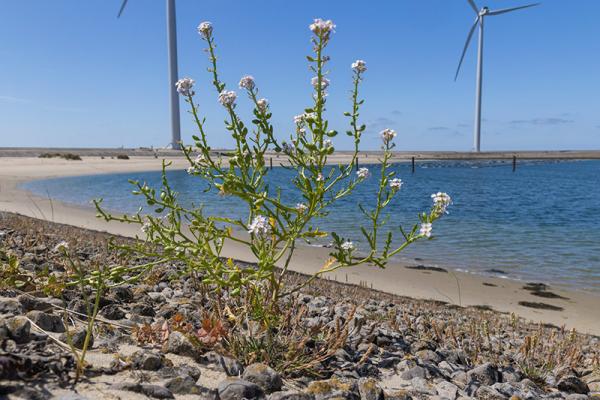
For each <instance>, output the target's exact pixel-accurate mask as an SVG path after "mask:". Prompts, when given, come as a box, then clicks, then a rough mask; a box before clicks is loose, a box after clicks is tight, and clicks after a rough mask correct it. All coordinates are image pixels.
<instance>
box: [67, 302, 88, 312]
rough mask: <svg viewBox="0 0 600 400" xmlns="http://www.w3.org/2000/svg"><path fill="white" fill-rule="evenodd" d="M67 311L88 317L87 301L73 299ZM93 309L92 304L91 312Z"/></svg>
mask: <svg viewBox="0 0 600 400" xmlns="http://www.w3.org/2000/svg"><path fill="white" fill-rule="evenodd" d="M67 309H68V310H71V311H74V312H76V313H79V314H80V315H88V308H87V305H86V304H85V301H83V300H81V299H73V300H71V301H69V304H68V305H67ZM92 309H93V307H92V305H91V304H90V312H91V311H92Z"/></svg>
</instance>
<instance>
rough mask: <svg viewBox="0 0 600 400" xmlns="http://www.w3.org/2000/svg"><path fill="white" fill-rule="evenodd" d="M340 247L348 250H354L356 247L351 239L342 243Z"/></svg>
mask: <svg viewBox="0 0 600 400" xmlns="http://www.w3.org/2000/svg"><path fill="white" fill-rule="evenodd" d="M340 247H341V248H342V250H346V251H352V250H354V249H355V248H356V247H355V246H354V243H352V242H351V241H349V240H347V241H345V242H344V243H342V245H341V246H340Z"/></svg>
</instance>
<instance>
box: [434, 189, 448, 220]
mask: <svg viewBox="0 0 600 400" xmlns="http://www.w3.org/2000/svg"><path fill="white" fill-rule="evenodd" d="M431 198H432V199H433V211H434V213H435V214H436V215H438V216H439V215H442V214H448V211H447V208H448V206H449V205H450V204H452V198H451V197H450V196H449V195H448V194H447V193H444V192H437V193H434V194H432V195H431Z"/></svg>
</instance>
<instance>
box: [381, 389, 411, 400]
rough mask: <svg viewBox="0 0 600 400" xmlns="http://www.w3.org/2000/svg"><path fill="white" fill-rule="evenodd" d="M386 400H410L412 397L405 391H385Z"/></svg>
mask: <svg viewBox="0 0 600 400" xmlns="http://www.w3.org/2000/svg"><path fill="white" fill-rule="evenodd" d="M384 394H385V399H386V400H412V396H411V395H410V393H408V392H407V391H406V390H394V391H386V392H385V393H384Z"/></svg>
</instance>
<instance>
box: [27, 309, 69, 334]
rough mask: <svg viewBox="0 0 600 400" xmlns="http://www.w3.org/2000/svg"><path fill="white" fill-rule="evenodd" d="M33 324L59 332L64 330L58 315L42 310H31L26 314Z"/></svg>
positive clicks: (46, 329)
mask: <svg viewBox="0 0 600 400" xmlns="http://www.w3.org/2000/svg"><path fill="white" fill-rule="evenodd" d="M26 316H27V318H29V319H30V320H31V321H32V322H33V323H34V324H36V325H37V326H39V327H40V328H42V329H43V330H45V331H50V332H57V333H61V332H64V331H65V324H64V323H63V320H62V318H61V317H60V316H58V315H54V314H47V313H45V312H43V311H38V310H33V311H29V312H28V313H27V314H26Z"/></svg>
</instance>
